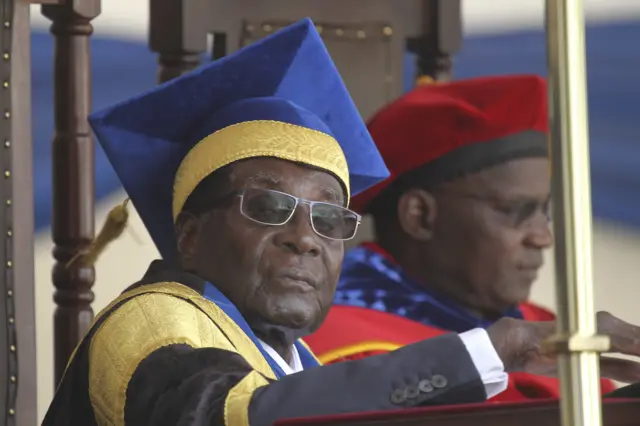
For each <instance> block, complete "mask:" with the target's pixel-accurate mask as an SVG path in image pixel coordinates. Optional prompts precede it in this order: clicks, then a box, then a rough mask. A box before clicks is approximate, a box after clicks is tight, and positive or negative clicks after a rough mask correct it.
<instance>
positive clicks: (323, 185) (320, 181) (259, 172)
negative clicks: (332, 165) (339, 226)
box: [230, 158, 344, 200]
mask: <svg viewBox="0 0 640 426" xmlns="http://www.w3.org/2000/svg"><path fill="white" fill-rule="evenodd" d="M230 177H231V182H232V183H234V184H236V185H241V186H246V185H259V186H267V187H271V188H275V189H281V190H284V189H286V187H288V186H294V184H295V183H299V182H300V180H309V181H311V182H312V183H313V184H314V185H313V186H314V187H315V189H316V190H319V191H322V192H324V193H326V195H327V197H329V198H335V199H336V200H342V199H343V197H344V193H343V189H342V186H341V185H340V183H339V181H338V179H337V178H336V177H335V176H333V175H331V174H330V173H329V172H327V171H325V170H322V169H319V168H316V167H312V166H309V165H306V164H301V163H294V162H291V161H286V160H281V159H277V158H256V159H250V160H245V161H242V162H238V163H236V164H233V165H232V169H231V176H230Z"/></svg>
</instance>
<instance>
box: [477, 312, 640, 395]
mask: <svg viewBox="0 0 640 426" xmlns="http://www.w3.org/2000/svg"><path fill="white" fill-rule="evenodd" d="M597 327H598V333H599V334H603V335H607V336H609V338H610V340H611V349H610V352H611V353H619V354H625V355H633V356H638V357H640V327H637V326H634V325H631V324H628V323H626V322H624V321H622V320H621V319H619V318H616V317H615V316H613V315H611V314H610V313H608V312H598V314H597ZM487 332H488V333H489V337H490V338H491V341H492V342H493V345H494V347H495V348H496V351H497V352H498V355H499V356H500V358H501V359H502V362H503V363H504V366H505V370H506V371H507V372H516V371H524V372H527V373H532V374H539V375H544V376H555V375H556V373H557V362H556V358H555V356H554V355H552V354H546V353H544V352H543V350H542V343H543V342H544V341H545V340H546V339H548V338H549V337H551V336H552V335H553V334H554V333H555V332H556V324H555V322H529V321H520V320H516V319H511V318H504V319H501V320H499V321H498V322H496V323H495V324H494V325H493V326H491V327H489V328H488V329H487ZM600 372H601V375H602V377H607V378H610V379H613V380H617V381H620V382H628V383H630V382H637V381H640V363H638V362H635V361H630V360H624V359H617V358H607V357H601V359H600Z"/></svg>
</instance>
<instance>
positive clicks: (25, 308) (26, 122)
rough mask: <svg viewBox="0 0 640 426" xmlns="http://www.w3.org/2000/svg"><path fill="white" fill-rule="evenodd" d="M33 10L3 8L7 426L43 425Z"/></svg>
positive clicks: (1, 278)
mask: <svg viewBox="0 0 640 426" xmlns="http://www.w3.org/2000/svg"><path fill="white" fill-rule="evenodd" d="M28 7H29V6H28V4H26V3H20V2H14V1H13V0H2V1H0V23H1V27H0V31H1V33H0V52H1V55H2V59H1V61H0V87H1V88H0V113H1V114H2V115H1V117H0V120H1V123H0V140H1V141H2V146H0V174H1V176H0V300H1V303H0V353H1V354H2V356H1V358H0V359H1V361H2V362H0V413H1V414H0V416H1V417H0V418H2V424H3V425H16V424H18V425H33V424H35V422H36V404H35V398H36V361H35V360H36V353H35V327H34V324H35V317H34V311H35V309H34V304H35V300H34V279H33V179H32V167H31V163H32V151H31V138H30V132H31V129H30V127H31V126H30V114H31V111H30V101H31V96H30V79H29V75H30V74H29V73H28V72H27V71H28V66H29V33H30V29H29V10H28ZM18 356H19V358H20V363H18ZM18 391H19V392H18Z"/></svg>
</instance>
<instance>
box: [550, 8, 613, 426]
mask: <svg viewBox="0 0 640 426" xmlns="http://www.w3.org/2000/svg"><path fill="white" fill-rule="evenodd" d="M582 3H583V2H582V0H546V24H547V54H548V67H549V116H550V126H551V127H550V137H551V152H552V157H551V158H552V173H553V176H552V189H553V200H554V201H553V213H554V232H555V237H556V241H557V243H556V251H555V265H556V291H557V304H558V334H557V336H555V337H554V338H553V339H552V341H551V342H550V343H552V344H553V347H554V349H555V351H556V352H557V353H558V354H559V361H558V362H559V368H560V379H561V390H562V398H561V412H562V425H563V426H600V425H601V424H602V410H601V404H600V383H599V365H598V352H603V351H606V350H607V349H608V348H609V339H608V338H606V337H602V336H598V335H596V331H597V330H596V323H595V311H594V304H593V277H592V241H591V233H592V222H591V183H590V174H589V134H588V127H589V126H588V113H587V96H586V95H587V84H586V70H585V42H584V32H585V28H584V11H583V4H582Z"/></svg>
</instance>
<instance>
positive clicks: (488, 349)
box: [260, 328, 509, 398]
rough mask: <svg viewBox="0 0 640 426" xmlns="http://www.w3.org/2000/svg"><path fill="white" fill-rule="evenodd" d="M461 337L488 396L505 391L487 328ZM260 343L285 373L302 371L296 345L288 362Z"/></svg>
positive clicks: (501, 367)
mask: <svg viewBox="0 0 640 426" xmlns="http://www.w3.org/2000/svg"><path fill="white" fill-rule="evenodd" d="M460 339H462V342H463V343H464V345H465V347H466V348H467V351H468V352H469V355H471V360H472V361H473V364H474V365H475V367H476V369H477V370H478V373H479V374H480V378H481V379H482V383H484V388H485V390H486V392H487V398H492V397H494V396H496V395H498V394H499V393H501V392H503V391H504V390H505V389H506V388H507V385H508V383H509V375H508V374H507V373H506V372H505V371H504V364H502V360H501V359H500V357H499V356H498V353H497V352H496V350H495V348H494V347H493V344H492V343H491V339H489V335H488V334H487V332H486V330H484V329H482V328H476V329H473V330H469V331H467V332H464V333H461V334H460ZM260 344H261V345H262V347H263V348H264V350H265V351H266V352H267V353H268V354H269V356H270V357H271V358H273V360H274V361H275V362H276V363H278V365H279V366H280V368H282V371H284V373H285V374H293V373H297V372H299V371H302V370H303V369H304V368H303V367H302V361H301V360H300V354H299V353H298V350H297V349H296V347H295V346H293V348H292V351H291V362H290V363H287V362H286V361H285V360H284V359H283V358H282V357H281V356H280V355H279V354H278V353H277V352H276V351H275V349H273V348H272V347H271V346H269V345H267V344H266V343H265V342H263V341H262V340H260Z"/></svg>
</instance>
